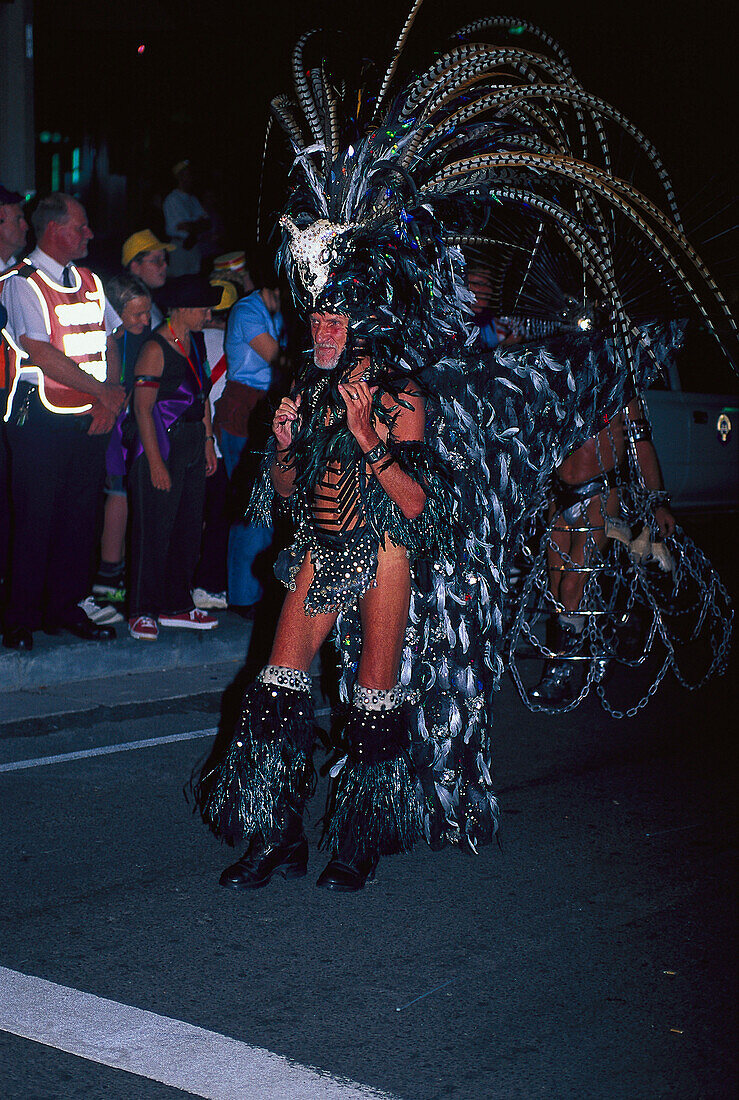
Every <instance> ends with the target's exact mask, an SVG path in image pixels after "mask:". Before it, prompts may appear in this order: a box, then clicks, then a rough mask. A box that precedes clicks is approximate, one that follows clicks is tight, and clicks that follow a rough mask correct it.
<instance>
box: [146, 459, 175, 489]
mask: <svg viewBox="0 0 739 1100" xmlns="http://www.w3.org/2000/svg"><path fill="white" fill-rule="evenodd" d="M149 474H150V476H151V483H152V485H153V486H154V488H155V489H161V490H162V492H164V493H168V492H169V490H170V489H171V488H172V478H171V477H170V476H169V470H168V469H167V467H166V466H165V465H164V463H163V462H155V463H153V464H152V463H151V462H150V463H149Z"/></svg>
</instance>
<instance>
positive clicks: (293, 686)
mask: <svg viewBox="0 0 739 1100" xmlns="http://www.w3.org/2000/svg"><path fill="white" fill-rule="evenodd" d="M257 680H261V682H262V683H263V684H274V685H275V687H281V688H288V689H289V690H290V691H307V692H308V693H309V694H310V690H311V683H310V676H309V675H308V673H307V672H301V671H300V670H299V669H297V668H287V667H286V666H285V665H265V666H264V668H263V669H262V671H261V672H260V673H259V675H258V676H257Z"/></svg>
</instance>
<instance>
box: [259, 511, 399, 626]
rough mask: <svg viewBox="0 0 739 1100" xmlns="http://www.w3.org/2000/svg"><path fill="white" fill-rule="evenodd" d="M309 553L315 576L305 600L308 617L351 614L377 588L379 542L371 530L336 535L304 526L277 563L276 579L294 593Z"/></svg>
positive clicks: (357, 530) (357, 529)
mask: <svg viewBox="0 0 739 1100" xmlns="http://www.w3.org/2000/svg"><path fill="white" fill-rule="evenodd" d="M308 550H310V555H311V563H312V565H313V570H314V576H313V580H312V581H311V583H310V585H309V587H308V592H307V593H306V597H305V603H304V607H305V613H306V615H328V614H332V613H334V612H342V611H349V610H351V608H353V607H356V605H357V601H358V600H359V599H360V597H362V596H363V595H364V594H365V592H367V591H369V589H370V588H373V587H374V586H375V584H376V578H377V551H378V542H377V539H376V538H375V536H374V535H373V534H372V532H371V531H370V529H369V528H368V527H361V528H356V529H355V530H354V531H347V532H344V533H342V534H338V535H333V534H330V533H329V532H326V531H318V530H316V529H315V528H313V527H311V526H310V525H309V524H304V525H303V526H302V527H301V528H300V529H299V530H298V533H297V535H296V536H295V541H294V542H293V544H292V546H291V547H289V549H287V550H283V551H282V553H281V554H280V555H279V557H278V558H277V562H276V564H275V576H276V577H277V579H278V580H279V581H281V582H282V583H283V584H284V585H285V586H286V587H287V588H289V589H290V590H291V591H292V592H294V591H295V587H296V584H295V580H296V577H297V575H298V572H299V571H300V567H301V565H302V564H303V561H304V560H305V555H306V553H307V552H308Z"/></svg>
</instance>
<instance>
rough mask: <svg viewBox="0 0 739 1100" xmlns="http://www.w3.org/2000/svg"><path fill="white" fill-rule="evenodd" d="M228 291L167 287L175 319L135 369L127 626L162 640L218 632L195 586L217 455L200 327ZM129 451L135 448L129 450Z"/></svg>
mask: <svg viewBox="0 0 739 1100" xmlns="http://www.w3.org/2000/svg"><path fill="white" fill-rule="evenodd" d="M219 298H220V291H219V290H217V289H215V288H213V287H211V286H210V284H209V283H208V282H207V281H206V280H205V279H203V278H201V277H200V276H199V275H183V276H181V277H180V278H179V279H172V280H171V282H170V283H168V284H167V304H168V306H169V316H168V317H167V319H166V320H165V322H164V324H162V325H160V326H159V328H158V329H157V330H156V332H154V333H153V334H152V337H151V339H150V340H148V341H147V343H146V344H144V347H143V348H142V350H141V354H140V355H139V358H138V361H137V363H136V370H135V376H134V393H133V412H134V417H135V422H136V429H137V433H138V440H137V442H136V445H135V446H134V448H133V461H132V464H131V466H130V473H129V491H130V495H131V590H130V599H129V626H128V629H129V633H130V634H131V636H132V637H133V638H138V639H141V640H142V641H144V640H145V641H155V640H156V638H157V636H158V633H159V625H162V626H175V627H184V628H187V629H191V630H210V629H212V628H213V627H215V626H217V625H218V620H217V619H215V618H214V617H213V616H212V615H208V614H207V613H206V612H205V611H202V610H200V609H199V608H195V607H194V605H193V602H192V597H191V594H190V589H191V585H192V578H193V574H194V571H195V566H196V564H197V560H198V554H199V551H200V537H201V531H202V521H203V499H204V495H205V478H206V476H209V475H210V474H213V473H214V472H215V470H216V467H217V459H216V453H215V447H214V441H213V430H212V427H211V421H210V407H209V405H208V401H207V396H208V388H209V386H210V381H209V378H208V372H207V369H206V363H205V352H204V343H203V341H202V339H197V334H199V333H200V331H201V330H202V327H203V325H204V324H205V322H206V321H207V320H208V319H209V317H210V310H211V306H213V305H215V304H217V302H218V300H219ZM129 454H130V452H129Z"/></svg>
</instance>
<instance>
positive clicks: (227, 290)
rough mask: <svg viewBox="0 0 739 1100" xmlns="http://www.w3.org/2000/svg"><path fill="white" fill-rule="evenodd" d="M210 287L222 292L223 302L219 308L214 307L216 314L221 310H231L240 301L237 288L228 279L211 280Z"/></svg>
mask: <svg viewBox="0 0 739 1100" xmlns="http://www.w3.org/2000/svg"><path fill="white" fill-rule="evenodd" d="M210 285H211V286H214V287H216V288H217V289H218V290H220V291H221V300H220V302H219V303H218V305H217V306H213V311H214V312H217V311H218V310H219V309H230V308H231V306H232V305H233V304H234V303H235V302H237V301H238V297H239V295H238V292H237V290H236V287H235V286H234V285H233V283H229V282H228V280H227V279H211V280H210Z"/></svg>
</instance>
